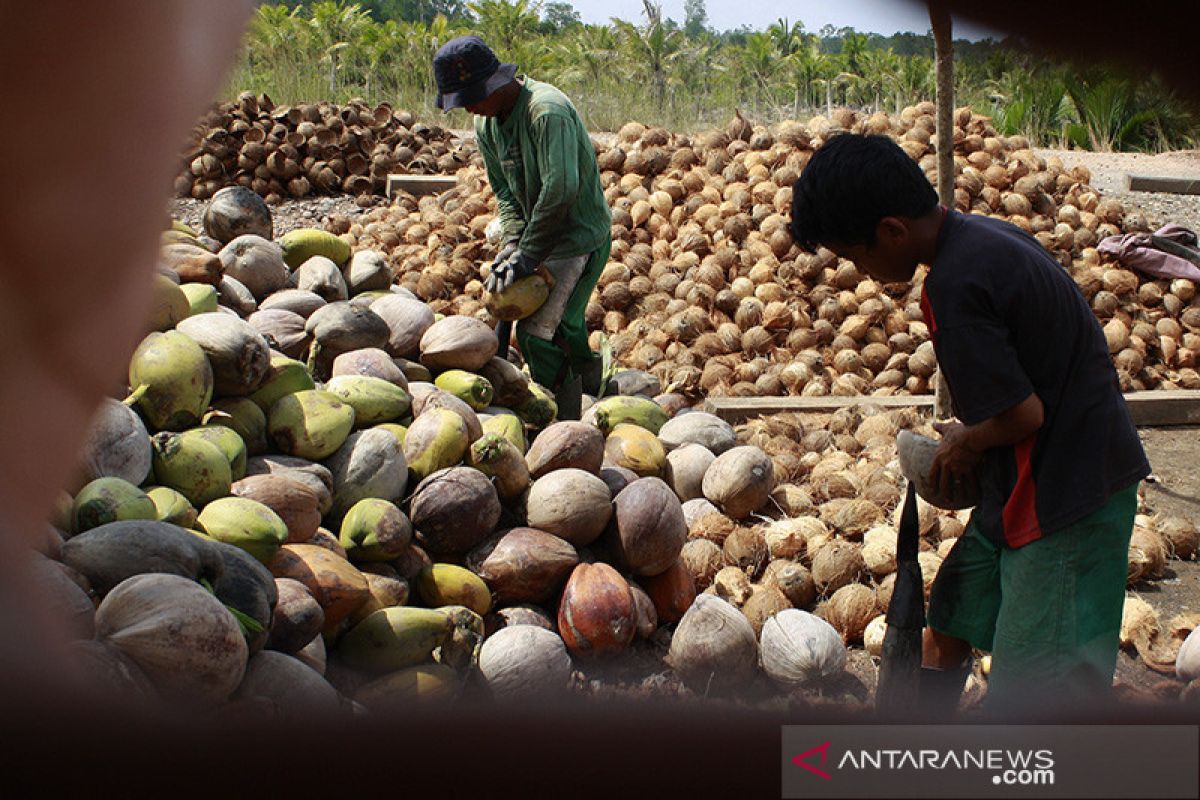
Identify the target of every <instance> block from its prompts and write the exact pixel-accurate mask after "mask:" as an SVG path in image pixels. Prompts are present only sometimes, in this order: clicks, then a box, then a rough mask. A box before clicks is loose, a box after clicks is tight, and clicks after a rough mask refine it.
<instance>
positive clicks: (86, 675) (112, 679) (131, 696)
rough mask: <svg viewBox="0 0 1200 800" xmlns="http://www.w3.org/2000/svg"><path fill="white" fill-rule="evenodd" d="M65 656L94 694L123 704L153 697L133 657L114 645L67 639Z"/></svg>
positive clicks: (140, 701) (143, 701)
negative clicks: (118, 700)
mask: <svg viewBox="0 0 1200 800" xmlns="http://www.w3.org/2000/svg"><path fill="white" fill-rule="evenodd" d="M67 652H68V654H69V657H70V658H71V659H72V662H73V664H74V665H75V666H76V668H77V673H78V677H79V679H81V680H82V681H84V682H85V686H86V687H87V688H90V689H92V690H93V691H94V692H95V693H96V695H97V696H104V697H114V698H119V699H120V700H121V702H122V703H124V704H126V707H131V706H136V705H137V704H147V705H149V704H150V703H151V702H152V701H154V700H157V699H158V698H157V697H156V692H155V689H154V685H153V684H152V683H151V682H150V679H149V678H147V677H146V673H145V672H143V671H142V669H141V667H139V666H138V665H137V664H135V663H134V662H133V659H131V658H129V656H127V655H125V654H124V653H122V652H121V651H120V650H118V649H117V648H116V647H113V646H112V645H110V644H106V643H104V642H98V641H95V640H87V641H84V640H79V641H74V642H71V644H70V646H69V648H68V651H67Z"/></svg>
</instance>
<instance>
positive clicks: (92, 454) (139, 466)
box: [79, 398, 150, 485]
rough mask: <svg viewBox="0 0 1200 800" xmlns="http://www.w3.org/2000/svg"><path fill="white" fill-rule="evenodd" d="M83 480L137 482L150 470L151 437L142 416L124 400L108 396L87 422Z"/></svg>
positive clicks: (81, 465) (81, 471)
mask: <svg viewBox="0 0 1200 800" xmlns="http://www.w3.org/2000/svg"><path fill="white" fill-rule="evenodd" d="M79 462H80V470H79V474H80V480H81V481H82V482H84V483H86V482H89V481H93V480H95V479H96V478H105V477H112V478H122V479H123V480H126V481H128V482H130V483H132V484H134V485H137V484H140V483H142V482H143V481H144V480H146V476H147V475H149V474H150V437H149V435H148V434H147V433H146V426H145V425H144V424H143V423H142V420H141V418H140V417H139V416H138V415H137V414H136V413H135V412H134V411H133V410H132V409H131V408H129V407H128V406H126V405H125V404H123V403H121V402H119V401H117V400H113V399H112V398H105V399H104V400H103V401H102V402H101V404H100V407H99V408H98V409H97V410H96V413H95V414H93V415H92V419H91V422H90V423H89V424H88V435H87V440H86V441H85V442H84V444H83V448H82V451H81V453H80V458H79Z"/></svg>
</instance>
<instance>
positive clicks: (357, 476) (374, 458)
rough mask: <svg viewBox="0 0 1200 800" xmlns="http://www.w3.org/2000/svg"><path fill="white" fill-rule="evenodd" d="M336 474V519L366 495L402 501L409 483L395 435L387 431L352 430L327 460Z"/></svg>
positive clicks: (401, 452)
mask: <svg viewBox="0 0 1200 800" xmlns="http://www.w3.org/2000/svg"><path fill="white" fill-rule="evenodd" d="M325 466H326V467H328V468H329V472H330V473H331V474H332V476H333V508H332V510H331V512H330V513H331V514H332V515H333V517H334V518H335V519H337V518H340V517H341V515H342V514H344V513H345V512H346V511H348V510H349V508H350V507H351V506H353V505H354V504H355V503H357V502H358V501H359V500H362V499H363V498H366V497H377V498H382V499H384V500H391V501H394V500H399V499H400V498H401V497H402V496H403V495H404V490H405V488H406V487H407V485H408V464H407V462H406V461H405V459H404V453H403V451H402V450H401V448H400V443H399V442H398V441H396V437H395V436H393V435H392V434H390V433H388V432H387V431H381V430H375V429H371V430H365V431H359V432H357V433H353V434H351V435H350V436H348V437H347V438H346V441H345V442H344V443H343V444H342V446H341V447H339V448H338V449H337V451H336V452H334V454H333V455H331V456H330V457H329V458H328V459H326V461H325Z"/></svg>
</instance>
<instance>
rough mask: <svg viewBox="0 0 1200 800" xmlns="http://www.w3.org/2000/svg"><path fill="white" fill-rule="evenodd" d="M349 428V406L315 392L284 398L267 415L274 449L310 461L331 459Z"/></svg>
mask: <svg viewBox="0 0 1200 800" xmlns="http://www.w3.org/2000/svg"><path fill="white" fill-rule="evenodd" d="M353 428H354V408H353V406H351V405H349V404H348V403H343V402H342V400H341V399H340V398H339V397H338V396H337V395H335V394H331V393H329V392H324V391H321V390H319V389H306V390H304V391H299V392H293V393H292V394H288V395H285V396H284V397H281V398H280V399H279V400H277V401H276V402H275V404H274V405H272V406H271V410H270V412H269V413H268V414H267V430H268V432H269V433H270V434H271V439H272V440H273V441H274V442H275V445H276V446H277V447H278V448H279V449H280V450H281V451H283V452H284V453H286V454H287V455H290V456H299V457H300V458H306V459H309V460H310V461H320V460H321V459H323V458H328V457H329V456H331V455H333V454H334V453H335V452H336V451H337V449H338V448H339V447H341V446H342V443H343V442H344V441H346V437H347V436H349V435H350V431H351V430H352V429H353Z"/></svg>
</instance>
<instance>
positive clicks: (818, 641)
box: [762, 608, 846, 686]
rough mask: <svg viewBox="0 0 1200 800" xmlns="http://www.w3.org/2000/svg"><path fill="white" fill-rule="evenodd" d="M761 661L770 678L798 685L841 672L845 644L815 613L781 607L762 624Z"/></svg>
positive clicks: (844, 657) (843, 665) (843, 664)
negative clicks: (781, 609)
mask: <svg viewBox="0 0 1200 800" xmlns="http://www.w3.org/2000/svg"><path fill="white" fill-rule="evenodd" d="M762 665H763V670H764V671H765V672H766V673H767V674H768V675H770V676H771V677H772V678H773V679H775V680H777V681H779V682H781V683H785V684H789V685H793V686H801V685H804V684H808V683H813V682H816V681H820V680H821V679H823V678H829V677H833V676H835V675H838V674H840V673H841V672H842V670H844V669H845V668H846V645H845V643H844V642H843V641H842V638H841V636H840V635H839V634H838V632H837V630H835V629H834V627H833V626H832V625H830V624H829V623H828V622H826V621H825V620H823V619H821V618H820V617H818V616H816V615H815V614H810V613H808V612H807V611H801V610H800V609H795V608H793V609H784V610H783V611H780V612H779V613H777V614H776V615H775V616H773V617H771V619H769V620H767V622H766V623H764V624H763V630H762Z"/></svg>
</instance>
